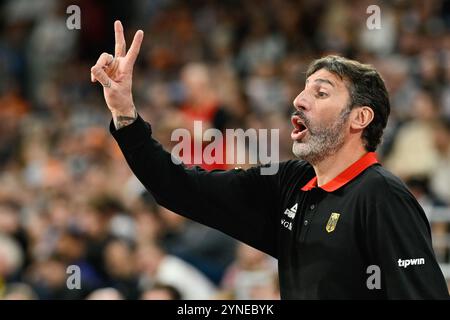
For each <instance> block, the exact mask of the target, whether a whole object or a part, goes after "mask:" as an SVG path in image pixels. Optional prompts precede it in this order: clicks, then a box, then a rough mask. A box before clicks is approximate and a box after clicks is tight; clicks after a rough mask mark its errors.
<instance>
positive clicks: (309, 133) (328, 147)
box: [291, 69, 350, 164]
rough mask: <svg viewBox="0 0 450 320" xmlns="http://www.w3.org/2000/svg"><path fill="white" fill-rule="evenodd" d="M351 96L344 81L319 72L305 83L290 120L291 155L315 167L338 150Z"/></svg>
mask: <svg viewBox="0 0 450 320" xmlns="http://www.w3.org/2000/svg"><path fill="white" fill-rule="evenodd" d="M349 104H350V96H349V93H348V89H347V87H346V85H345V82H344V80H342V79H340V78H339V77H338V76H336V75H335V74H333V73H331V72H329V71H327V70H325V69H320V70H318V71H316V72H315V73H314V74H312V75H311V76H310V77H309V78H308V79H306V84H305V89H304V90H303V91H302V92H301V93H300V94H299V95H298V96H297V97H296V98H295V100H294V107H295V109H296V111H295V112H294V114H293V115H292V117H291V122H292V124H293V126H294V130H293V131H292V133H291V138H292V140H293V141H294V144H293V146H292V151H293V153H294V154H295V156H297V157H298V158H300V159H303V160H306V161H308V162H309V163H311V164H316V163H318V162H320V161H322V160H323V159H325V158H326V157H328V156H329V155H331V154H333V153H335V152H336V151H337V150H339V149H340V148H341V147H342V145H343V144H344V142H345V139H346V136H347V134H348V132H349V124H348V118H349V114H350V108H349Z"/></svg>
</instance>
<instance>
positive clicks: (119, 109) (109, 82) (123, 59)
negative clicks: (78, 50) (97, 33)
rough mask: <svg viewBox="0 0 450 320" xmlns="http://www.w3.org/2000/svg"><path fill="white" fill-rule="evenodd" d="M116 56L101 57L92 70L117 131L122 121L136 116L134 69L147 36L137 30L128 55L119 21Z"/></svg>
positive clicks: (104, 54) (116, 35) (115, 25)
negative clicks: (133, 87)
mask: <svg viewBox="0 0 450 320" xmlns="http://www.w3.org/2000/svg"><path fill="white" fill-rule="evenodd" d="M114 33H115V40H116V45H115V53H114V56H113V55H111V54H108V53H102V54H101V55H100V57H99V58H98V60H97V63H96V64H95V65H94V66H93V67H92V68H91V81H92V82H96V81H98V82H100V83H101V84H102V86H103V94H104V96H105V100H106V104H107V105H108V108H109V110H110V111H111V113H112V115H113V118H114V122H115V123H116V127H120V126H118V123H117V120H118V119H119V120H120V119H127V118H131V119H134V118H135V116H136V112H135V107H134V103H133V95H132V91H131V88H132V78H133V67H134V63H135V61H136V58H137V56H138V54H139V50H140V48H141V44H142V39H143V38H144V32H143V31H142V30H138V31H137V32H136V34H135V35H134V39H133V42H132V43H131V46H130V49H129V50H128V52H127V51H126V43H125V37H124V34H123V26H122V23H121V22H120V21H116V22H115V23H114Z"/></svg>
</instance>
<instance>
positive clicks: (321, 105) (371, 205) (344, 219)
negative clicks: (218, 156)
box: [91, 22, 448, 299]
mask: <svg viewBox="0 0 450 320" xmlns="http://www.w3.org/2000/svg"><path fill="white" fill-rule="evenodd" d="M115 34H116V47H115V51H116V52H115V57H113V56H112V55H108V54H102V55H101V56H100V58H99V60H98V61H97V64H96V65H95V66H94V67H92V69H91V72H92V75H91V76H92V80H93V81H99V82H100V83H101V84H102V85H103V87H104V95H105V99H106V103H107V105H108V107H109V109H110V111H111V112H112V117H113V122H112V123H111V126H110V130H111V132H112V134H113V136H114V138H115V139H116V140H117V142H118V144H119V146H120V148H121V150H122V152H123V153H124V155H125V158H126V160H127V162H128V164H129V165H130V167H131V169H132V170H133V172H134V173H135V174H136V176H137V177H138V178H139V179H140V181H141V182H142V183H143V184H144V185H145V187H146V188H147V189H148V190H149V191H150V192H152V194H153V195H154V197H155V199H156V200H157V201H158V202H159V203H160V204H161V205H162V206H165V207H167V208H169V209H170V210H172V211H174V212H176V213H179V214H181V215H183V216H185V217H188V218H190V219H193V220H196V221H198V222H200V223H203V224H205V225H208V226H210V227H213V228H216V229H219V230H221V231H223V232H225V233H227V234H229V235H230V236H232V237H235V238H236V239H238V240H240V241H242V242H245V243H247V244H249V245H250V246H253V247H255V248H257V249H259V250H261V251H263V252H266V253H268V254H270V255H272V256H274V257H275V258H277V259H278V266H279V280H280V291H281V297H282V298H283V299H333V298H339V299H403V298H406V299H422V298H425V299H434V298H436V299H446V298H448V291H447V288H446V283H445V280H444V277H443V275H442V272H441V270H440V268H439V266H438V264H437V262H436V259H435V256H434V253H433V249H432V246H431V236H430V228H429V225H428V222H427V220H426V217H425V214H424V212H423V210H422V209H421V207H420V206H419V204H418V203H417V201H416V200H415V199H414V197H413V196H412V195H411V193H410V192H409V191H408V190H407V189H406V187H405V186H404V184H403V183H402V182H401V181H400V180H399V179H398V178H396V177H395V176H393V175H392V174H391V173H389V172H387V171H386V170H384V169H383V168H382V167H381V166H380V165H379V164H378V163H377V160H376V156H375V153H374V151H375V149H376V147H377V145H378V144H379V142H380V140H381V136H382V132H383V129H384V127H385V126H386V122H387V118H388V115H389V108H390V106H389V99H388V94H387V92H386V88H385V86H384V83H383V80H382V79H381V77H380V76H379V74H378V73H377V72H376V70H375V69H373V68H372V67H371V66H368V65H363V64H360V63H358V62H356V61H351V60H347V59H345V58H341V57H336V56H329V57H325V58H323V59H319V60H316V61H314V62H313V63H312V64H311V66H310V68H309V70H308V72H307V80H306V85H305V88H304V90H303V91H302V92H301V93H300V94H299V95H298V96H297V97H296V98H295V100H294V107H295V113H294V115H293V116H292V124H293V126H294V130H293V132H292V134H291V137H292V139H293V152H294V154H295V155H296V156H297V157H298V158H300V159H302V160H291V161H287V162H284V163H281V164H280V167H279V171H278V172H277V174H275V175H262V174H261V167H255V168H251V169H248V170H240V169H237V170H230V171H213V172H206V171H204V170H202V169H200V168H198V167H195V168H186V167H185V166H184V165H183V164H174V163H173V162H172V160H171V155H170V153H168V152H166V151H164V150H163V148H162V147H161V145H160V144H159V143H158V142H157V141H155V140H154V139H153V138H152V136H151V132H152V131H151V126H150V125H149V124H147V123H145V122H144V121H143V120H142V118H140V116H139V115H138V114H137V112H136V110H135V107H134V105H133V98H132V94H131V82H132V81H131V78H132V71H133V65H134V62H135V60H136V57H137V55H138V53H139V48H140V45H141V42H142V39H143V32H142V31H138V32H137V33H136V35H135V37H134V39H133V43H132V44H131V47H130V50H129V51H128V53H126V51H125V40H124V36H123V28H122V25H121V24H120V22H116V23H115Z"/></svg>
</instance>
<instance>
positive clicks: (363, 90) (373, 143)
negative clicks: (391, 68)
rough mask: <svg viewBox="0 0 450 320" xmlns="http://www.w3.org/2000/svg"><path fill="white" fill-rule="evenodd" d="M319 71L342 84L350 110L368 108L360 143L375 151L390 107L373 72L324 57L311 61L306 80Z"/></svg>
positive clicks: (370, 68) (344, 60) (365, 66)
mask: <svg viewBox="0 0 450 320" xmlns="http://www.w3.org/2000/svg"><path fill="white" fill-rule="evenodd" d="M320 69H325V70H327V71H329V72H331V73H334V74H335V75H337V76H338V77H340V78H341V79H343V80H344V81H345V82H346V84H347V88H348V91H349V94H350V109H353V108H354V107H356V106H368V107H370V108H372V110H373V113H374V118H373V120H372V122H371V123H370V124H369V125H368V126H367V127H366V128H365V129H364V131H363V133H362V139H363V141H364V146H365V148H366V150H367V151H375V150H376V148H377V146H378V145H379V144H380V142H381V137H382V135H383V130H384V128H385V127H386V124H387V120H388V117H389V113H390V110H391V105H390V102H389V95H388V92H387V90H386V86H385V85H384V81H383V79H382V78H381V76H380V74H379V73H378V72H377V70H375V68H374V67H373V66H371V65H369V64H362V63H360V62H358V61H355V60H350V59H347V58H344V57H340V56H333V55H330V56H326V57H323V58H320V59H317V60H315V61H313V62H312V63H311V64H310V65H309V67H308V70H307V72H306V77H307V78H308V77H309V76H310V75H312V74H313V73H315V72H316V71H318V70H320Z"/></svg>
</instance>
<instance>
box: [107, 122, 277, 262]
mask: <svg viewBox="0 0 450 320" xmlns="http://www.w3.org/2000/svg"><path fill="white" fill-rule="evenodd" d="M110 131H111V133H112V135H113V136H114V138H115V139H116V141H117V143H118V145H119V147H120V149H121V151H122V152H123V154H124V156H125V159H126V161H127V163H128V165H129V167H130V168H131V170H132V171H133V173H134V174H135V175H136V177H137V178H138V179H139V180H140V181H141V183H142V184H143V185H144V186H145V188H146V189H147V190H149V191H150V192H151V193H152V194H153V196H154V197H155V199H156V201H157V202H158V203H159V204H160V205H162V206H164V207H166V208H168V209H169V210H171V211H173V212H175V213H178V214H180V215H182V216H185V217H187V218H189V219H192V220H194V221H197V222H199V223H202V224H205V225H207V226H209V227H212V228H215V229H218V230H220V231H222V232H224V233H226V234H228V235H230V236H231V237H234V238H236V239H237V240H240V241H242V242H244V243H247V244H248V245H250V246H252V247H254V248H256V249H259V250H261V251H263V252H265V253H268V254H270V255H272V256H274V257H277V252H276V251H277V239H278V232H279V228H278V227H279V223H276V216H277V212H278V202H279V188H278V183H277V175H273V176H268V175H261V167H254V168H251V169H248V170H242V169H238V170H229V171H222V170H215V171H211V172H208V171H205V170H203V169H201V168H199V167H189V168H188V167H186V166H185V165H184V164H175V163H174V162H173V161H172V159H171V154H170V153H169V152H167V151H165V150H164V149H163V147H162V146H161V144H160V143H158V142H157V141H156V140H155V139H153V138H152V136H151V133H152V130H151V126H150V124H148V123H146V122H145V121H144V120H143V119H142V118H141V117H140V116H139V117H138V119H137V120H136V121H135V122H134V123H132V124H131V125H129V126H126V127H124V128H121V129H119V130H116V129H115V127H114V124H113V123H112V122H111V124H110Z"/></svg>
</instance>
